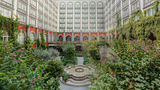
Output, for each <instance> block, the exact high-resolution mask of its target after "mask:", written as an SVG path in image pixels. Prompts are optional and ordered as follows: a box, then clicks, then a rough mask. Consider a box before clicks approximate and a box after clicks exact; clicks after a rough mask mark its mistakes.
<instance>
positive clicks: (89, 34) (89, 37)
mask: <svg viewBox="0 0 160 90" xmlns="http://www.w3.org/2000/svg"><path fill="white" fill-rule="evenodd" d="M88 39H89V40H91V32H89V38H88Z"/></svg>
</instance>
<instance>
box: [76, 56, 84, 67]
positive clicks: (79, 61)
mask: <svg viewBox="0 0 160 90" xmlns="http://www.w3.org/2000/svg"><path fill="white" fill-rule="evenodd" d="M77 60H78V65H83V62H84V58H83V57H77Z"/></svg>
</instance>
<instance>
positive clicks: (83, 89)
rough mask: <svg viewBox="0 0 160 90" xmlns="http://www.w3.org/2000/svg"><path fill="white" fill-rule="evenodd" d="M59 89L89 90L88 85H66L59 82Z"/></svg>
mask: <svg viewBox="0 0 160 90" xmlns="http://www.w3.org/2000/svg"><path fill="white" fill-rule="evenodd" d="M60 90H89V89H88V87H87V86H86V87H75V86H68V85H65V84H63V83H61V82H60Z"/></svg>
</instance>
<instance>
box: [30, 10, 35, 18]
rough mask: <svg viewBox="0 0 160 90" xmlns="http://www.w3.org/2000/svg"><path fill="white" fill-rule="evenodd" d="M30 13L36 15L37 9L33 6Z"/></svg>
mask: <svg viewBox="0 0 160 90" xmlns="http://www.w3.org/2000/svg"><path fill="white" fill-rule="evenodd" d="M30 14H32V15H34V16H36V10H34V9H33V8H30Z"/></svg>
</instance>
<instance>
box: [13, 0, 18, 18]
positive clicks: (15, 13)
mask: <svg viewBox="0 0 160 90" xmlns="http://www.w3.org/2000/svg"><path fill="white" fill-rule="evenodd" d="M13 1H14V2H13V15H12V17H13V18H14V19H16V15H17V6H18V5H17V0H13Z"/></svg>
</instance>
